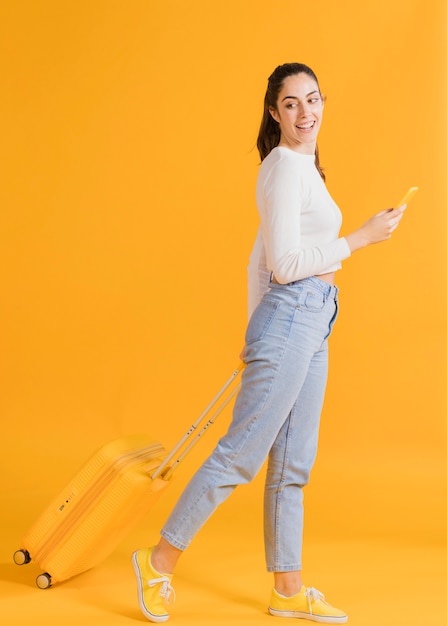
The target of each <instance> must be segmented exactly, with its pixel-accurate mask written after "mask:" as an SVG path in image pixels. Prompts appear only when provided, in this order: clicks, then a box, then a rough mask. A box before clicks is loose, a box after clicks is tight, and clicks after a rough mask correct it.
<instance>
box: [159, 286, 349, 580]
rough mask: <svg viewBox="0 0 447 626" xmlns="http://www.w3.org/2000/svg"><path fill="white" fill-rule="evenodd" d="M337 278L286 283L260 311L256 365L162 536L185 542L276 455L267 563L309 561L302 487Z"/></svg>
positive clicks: (273, 566)
mask: <svg viewBox="0 0 447 626" xmlns="http://www.w3.org/2000/svg"><path fill="white" fill-rule="evenodd" d="M337 294H338V289H337V287H334V286H331V285H329V284H328V283H326V282H324V281H322V280H321V279H319V278H316V277H312V278H306V279H304V280H300V281H296V282H293V283H289V284H288V285H278V284H275V283H270V290H269V291H268V292H267V293H266V294H265V296H264V297H263V299H262V301H261V303H260V304H259V306H258V307H257V309H256V310H255V311H254V313H253V315H252V317H251V319H250V322H249V325H248V328H247V332H246V337H245V339H246V356H245V362H246V368H245V370H244V371H243V373H242V387H241V389H240V392H239V394H238V396H237V398H236V402H235V405H234V410H233V419H232V422H231V424H230V426H229V429H228V431H227V433H226V435H224V436H223V437H222V438H221V439H220V441H219V442H218V444H217V446H216V448H215V450H214V451H213V453H212V454H211V456H210V457H209V458H208V459H207V460H206V461H205V462H204V464H203V465H202V467H201V468H200V469H199V470H198V471H197V473H196V474H195V476H194V477H193V478H192V480H191V482H190V483H189V485H188V486H187V487H186V489H185V491H184V492H183V494H182V496H181V497H180V499H179V501H178V502H177V505H176V506H175V508H174V510H173V511H172V513H171V515H170V516H169V519H168V520H167V522H166V524H165V526H164V527H163V529H162V532H161V534H162V536H163V537H164V538H165V539H166V540H167V541H168V542H169V543H170V544H172V545H173V546H175V547H177V548H179V549H180V550H185V549H186V548H187V546H188V544H189V543H190V541H191V540H192V539H193V537H194V535H195V534H196V533H197V531H198V530H199V529H200V528H201V527H202V525H203V524H204V523H205V522H206V520H207V519H208V518H209V517H210V516H211V514H212V513H213V512H214V511H215V509H216V508H217V506H218V505H219V504H221V502H223V501H224V500H225V499H226V498H227V497H228V496H229V495H230V493H231V492H232V491H233V489H234V488H235V487H236V486H237V485H240V484H243V483H247V482H249V481H250V480H251V479H252V478H254V477H255V476H256V474H257V473H258V472H259V470H260V469H261V467H262V465H263V463H264V461H265V460H266V458H267V457H268V467H267V475H266V483H265V497H264V503H265V504H264V541H265V551H266V563H267V570H268V571H270V572H287V571H294V570H301V567H302V564H301V552H302V532H303V494H302V489H303V487H304V486H305V485H306V484H307V483H308V481H309V475H310V471H311V468H312V466H313V463H314V460H315V456H316V452H317V444H318V431H319V423H320V413H321V409H322V406H323V400H324V393H325V389H326V380H327V366H328V344H327V339H328V337H329V335H330V333H331V330H332V326H333V323H334V322H335V319H336V317H337V311H338V303H337Z"/></svg>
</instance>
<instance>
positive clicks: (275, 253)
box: [132, 63, 403, 624]
mask: <svg viewBox="0 0 447 626" xmlns="http://www.w3.org/2000/svg"><path fill="white" fill-rule="evenodd" d="M323 106H324V105H323V98H322V96H321V94H320V89H319V86H318V81H317V79H316V76H315V74H314V73H313V72H312V70H311V69H310V68H308V67H307V66H305V65H303V64H300V63H288V64H285V65H282V66H279V67H277V68H276V70H275V71H274V72H273V74H272V75H271V76H270V78H269V81H268V88H267V93H266V96H265V99H264V114H263V119H262V123H261V127H260V131H259V136H258V146H260V150H259V153H260V156H261V160H262V164H261V168H260V171H259V175H258V181H257V186H256V199H257V205H258V210H259V216H260V222H261V224H260V228H259V231H258V236H257V239H256V242H255V246H254V249H253V253H252V256H251V259H250V268H251V271H250V280H249V300H250V302H251V307H250V321H249V325H248V328H247V332H246V336H245V341H246V346H245V348H244V350H243V358H244V361H245V364H246V368H245V370H244V373H243V377H242V385H241V389H240V392H239V395H238V397H237V400H236V403H235V407H234V412H233V421H232V422H231V424H230V427H229V429H228V431H227V433H226V434H225V435H224V437H222V438H221V440H220V441H219V443H218V444H217V447H216V448H215V450H214V451H213V453H212V454H211V456H210V457H209V458H208V459H207V460H206V461H205V463H204V464H203V465H202V467H201V468H200V469H199V470H198V472H197V473H196V474H195V476H194V477H193V479H192V480H191V482H190V483H189V485H188V486H187V488H186V489H185V491H184V492H183V494H182V496H181V497H180V500H179V501H178V503H177V504H176V506H175V508H174V510H173V511H172V513H171V515H170V516H169V518H168V520H167V522H166V523H165V525H164V527H163V529H162V530H161V538H160V541H159V543H158V544H157V545H156V546H154V547H152V548H143V549H141V550H137V551H136V552H134V554H133V557H132V562H133V566H134V570H135V575H136V578H137V588H138V598H139V604H140V608H141V610H142V612H143V614H144V615H145V616H146V617H147V618H148V619H149V620H150V621H154V622H161V621H166V620H167V619H168V618H169V614H168V612H167V610H166V606H165V604H166V602H165V600H166V599H167V598H168V597H169V595H170V594H171V592H172V587H171V580H172V575H173V572H174V568H175V566H176V564H177V561H178V559H179V558H180V556H181V554H182V552H183V551H184V550H186V548H187V547H188V546H189V544H190V543H191V541H192V540H193V538H194V537H195V535H196V534H197V533H198V531H199V530H200V529H201V528H202V526H203V525H204V523H205V522H206V520H208V519H209V518H210V516H211V515H212V514H213V513H214V511H215V510H216V508H217V507H218V506H219V505H220V504H221V503H222V502H224V501H225V500H226V498H227V497H228V496H229V495H230V494H231V493H232V492H233V491H234V489H235V488H236V487H237V486H238V485H241V484H244V483H247V482H249V481H251V480H252V479H253V478H254V477H255V476H256V475H257V473H258V472H259V470H260V469H261V467H262V465H263V464H264V461H265V460H266V459H267V458H268V467H267V476H266V482H265V492H264V493H265V496H264V545H265V555H266V565H267V570H268V571H269V572H271V573H272V574H273V576H274V589H273V591H272V595H271V600H270V606H269V612H270V613H271V614H272V615H278V616H281V617H300V618H301V617H304V618H308V619H312V620H315V621H318V622H323V623H331V624H342V623H345V622H346V620H347V615H346V614H345V613H344V612H343V611H342V610H340V609H336V608H334V607H332V606H331V605H330V604H329V603H327V602H326V601H325V599H324V595H323V594H322V593H320V592H319V591H317V590H316V589H314V588H312V587H310V588H308V587H305V586H304V585H303V580H302V577H301V567H302V533H303V520H304V517H303V488H304V487H305V485H306V484H307V483H308V482H309V477H310V472H311V469H312V467H313V463H314V460H315V456H316V452H317V445H318V433H319V423H320V413H321V409H322V406H323V400H324V394H325V388H326V379H327V370H328V338H329V336H330V334H331V332H332V328H333V325H334V322H335V320H336V318H337V314H338V288H337V287H336V286H335V285H334V279H335V272H336V271H337V270H338V269H340V268H341V261H343V260H344V259H346V258H347V257H349V256H350V255H351V253H352V252H354V251H355V250H358V249H359V248H362V247H364V246H367V245H369V244H372V243H377V242H379V241H385V240H386V239H388V238H389V236H390V233H391V232H392V230H394V228H396V226H397V225H398V223H399V221H400V219H401V218H402V215H403V213H402V211H403V209H402V208H400V209H398V210H396V211H393V212H392V214H391V213H389V212H388V211H382V212H381V213H379V214H378V215H376V216H374V217H373V218H371V219H370V220H369V221H368V222H367V223H366V224H364V225H363V226H362V227H361V228H359V229H358V230H357V231H355V232H354V233H351V234H350V235H348V236H347V237H343V238H340V237H339V230H340V226H341V212H340V210H339V208H338V206H337V205H336V204H335V202H334V201H333V199H332V198H331V196H330V195H329V192H328V190H327V189H326V186H325V184H324V181H323V176H322V172H321V168H320V167H319V164H317V159H316V150H317V136H318V132H319V130H320V126H321V122H322V117H323Z"/></svg>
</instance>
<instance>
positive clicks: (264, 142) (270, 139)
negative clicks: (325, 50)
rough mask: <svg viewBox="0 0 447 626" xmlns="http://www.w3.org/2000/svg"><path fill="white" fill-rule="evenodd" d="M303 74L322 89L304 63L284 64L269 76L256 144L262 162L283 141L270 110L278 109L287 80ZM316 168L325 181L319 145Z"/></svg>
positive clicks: (313, 73)
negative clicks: (281, 92)
mask: <svg viewBox="0 0 447 626" xmlns="http://www.w3.org/2000/svg"><path fill="white" fill-rule="evenodd" d="M302 73H304V74H307V75H308V76H310V77H311V78H313V80H314V81H315V82H316V83H317V86H318V89H320V87H319V85H318V79H317V77H316V75H315V72H314V71H313V70H311V69H310V67H308V66H307V65H304V64H303V63H284V64H283V65H278V67H277V68H276V69H275V70H274V72H273V73H272V74H271V76H269V79H268V84H267V91H266V92H265V98H264V112H263V115H262V120H261V125H260V127H259V133H258V140H257V142H256V145H257V147H258V151H259V155H260V157H261V161H263V160H264V159H265V157H266V156H267V155H268V154H269V153H270V152H271V151H272V150H273V148H276V146H277V145H278V144H279V142H280V139H281V131H280V129H279V124H278V123H277V122H275V120H274V119H273V117H272V116H271V114H270V108H271V107H272V108H274V109H276V105H277V101H278V94H279V92H280V91H281V89H282V87H283V85H284V81H285V79H286V78H288V77H289V76H295V75H296V74H302ZM315 167H316V168H317V170H318V172H319V173H320V176H321V178H322V179H323V180H325V179H326V177H325V175H324V172H323V168H322V167H321V165H320V155H319V150H318V145H317V146H316V148H315Z"/></svg>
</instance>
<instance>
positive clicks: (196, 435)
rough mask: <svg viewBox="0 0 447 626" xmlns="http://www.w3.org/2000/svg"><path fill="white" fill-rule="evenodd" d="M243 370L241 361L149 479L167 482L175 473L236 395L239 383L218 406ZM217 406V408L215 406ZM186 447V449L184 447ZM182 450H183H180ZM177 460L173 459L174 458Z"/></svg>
mask: <svg viewBox="0 0 447 626" xmlns="http://www.w3.org/2000/svg"><path fill="white" fill-rule="evenodd" d="M244 368H245V363H244V362H243V361H241V362H240V363H239V365H238V366H237V368H236V369H235V370H234V371H233V373H232V374H231V376H230V378H229V379H228V380H227V381H226V383H225V384H224V386H223V387H222V388H221V389H220V391H219V392H218V393H217V395H216V396H215V397H214V398H213V399H212V400H211V402H210V403H209V405H208V406H207V407H206V409H205V410H204V411H203V413H202V414H201V415H200V416H199V418H198V419H197V420H196V421H195V422H194V424H192V425H191V426H190V427H189V429H188V430H187V431H186V433H185V434H184V435H183V437H182V438H181V439H180V441H179V442H178V443H177V445H175V446H174V448H173V449H172V450H171V452H169V454H168V456H167V457H166V458H165V459H164V461H163V462H162V463H161V465H159V466H158V467H157V469H156V470H155V472H154V473H153V474H152V476H151V478H152V480H154V479H155V478H158V477H159V476H160V477H161V478H163V480H169V478H171V476H172V474H173V473H174V472H175V470H176V469H177V467H178V466H179V465H180V463H181V462H182V461H183V459H184V458H185V456H186V455H187V454H188V453H189V452H190V451H191V450H192V448H193V447H194V446H195V445H196V443H197V442H198V441H199V439H200V438H201V437H202V436H203V435H204V433H205V432H206V431H207V430H208V428H209V427H210V426H211V425H212V424H214V422H215V420H216V418H217V416H218V415H219V414H220V413H221V412H222V411H223V410H224V408H225V407H226V406H227V404H228V403H229V402H230V400H231V399H232V398H233V397H234V396H235V395H236V394H237V392H238V391H239V389H240V387H241V383H239V384H238V385H237V386H236V387H234V388H233V389H232V390H231V391H230V393H229V394H228V395H227V396H226V397H225V398H224V399H223V400H222V402H221V404H220V405H218V402H219V400H220V399H221V398H222V396H223V395H224V393H225V392H226V390H227V389H228V387H229V386H230V385H231V383H232V382H233V381H234V380H236V378H237V377H238V376H239V374H240V373H241V372H242V370H243V369H244ZM217 405H218V406H217ZM215 407H217V408H216V409H215V411H214V413H213V414H212V416H211V417H210V418H209V419H208V420H207V422H206V423H205V424H204V425H203V426H202V428H201V429H200V430H198V428H199V427H200V424H201V423H202V422H203V420H204V419H205V417H206V416H207V415H208V414H209V413H210V412H211V411H212V409H214V408H215ZM185 446H186V447H185ZM182 448H183V450H182ZM176 455H177V458H175V460H173V459H174V457H176Z"/></svg>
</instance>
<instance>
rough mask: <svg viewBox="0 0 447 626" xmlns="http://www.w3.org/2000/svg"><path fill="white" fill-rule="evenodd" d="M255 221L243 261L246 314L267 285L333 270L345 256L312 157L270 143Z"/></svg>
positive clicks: (337, 220)
mask: <svg viewBox="0 0 447 626" xmlns="http://www.w3.org/2000/svg"><path fill="white" fill-rule="evenodd" d="M256 204H257V207H258V211H259V216H260V226H259V230H258V234H257V237H256V240H255V244H254V247H253V250H252V252H251V255H250V262H249V266H248V309H249V311H248V312H249V317H250V316H251V314H252V313H253V311H254V309H255V308H256V306H257V305H258V304H259V302H260V301H261V298H262V296H263V295H264V293H266V291H267V290H268V288H269V279H270V275H271V273H273V275H274V277H275V279H276V281H277V282H279V283H283V284H285V283H290V282H293V281H296V280H301V279H303V278H308V277H309V276H318V275H319V274H326V273H329V272H334V271H336V270H338V269H340V268H341V261H343V260H344V259H346V258H348V257H349V256H350V255H351V250H350V248H349V245H348V242H347V241H346V239H345V238H340V237H339V231H340V227H341V221H342V217H341V212H340V209H339V208H338V206H337V205H336V204H335V202H334V200H333V199H332V198H331V196H330V194H329V192H328V190H327V188H326V185H325V184H324V181H323V179H322V178H321V176H320V174H319V172H318V170H317V168H316V167H315V156H314V155H307V154H301V153H299V152H294V151H293V150H290V149H289V148H285V147H282V146H281V147H279V146H278V147H276V148H274V149H273V150H272V151H271V152H270V154H269V155H268V156H267V157H266V158H265V159H264V160H263V162H262V164H261V167H260V169H259V174H258V180H257V185H256Z"/></svg>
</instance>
